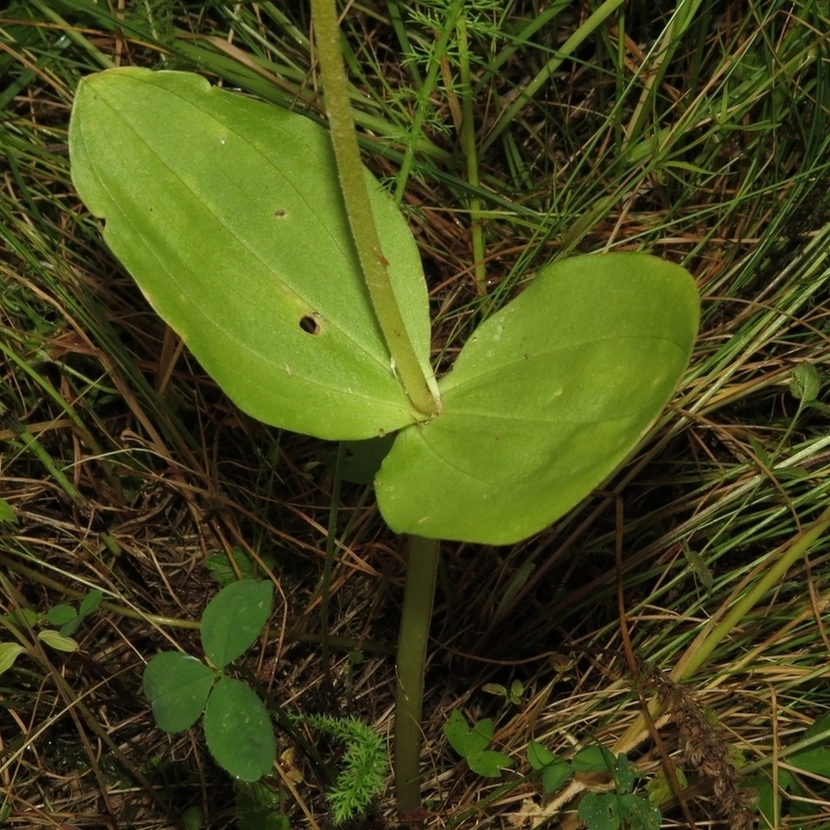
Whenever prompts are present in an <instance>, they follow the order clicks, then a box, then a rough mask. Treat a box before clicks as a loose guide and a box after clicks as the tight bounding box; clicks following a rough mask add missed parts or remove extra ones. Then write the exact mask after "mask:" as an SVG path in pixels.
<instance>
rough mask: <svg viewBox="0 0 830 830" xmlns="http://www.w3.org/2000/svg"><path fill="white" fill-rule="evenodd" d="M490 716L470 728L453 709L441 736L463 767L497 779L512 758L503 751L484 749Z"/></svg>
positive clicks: (488, 738) (490, 734)
mask: <svg viewBox="0 0 830 830" xmlns="http://www.w3.org/2000/svg"><path fill="white" fill-rule="evenodd" d="M493 734H494V728H493V719H492V718H485V719H484V720H480V721H476V723H475V724H474V725H473V726H472V727H470V724H469V722H468V721H467V718H465V717H464V715H462V714H461V712H459V711H458V710H457V709H456V710H455V711H454V712H453V713H452V714H451V715H450V719H449V722H448V723H445V724H444V735H446V737H447V740H448V741H449V742H450V746H451V747H452V748H453V749H454V750H455V751H456V752H457V753H458V754H459V755H460V756H461V757H462V758H463V759H464V760H465V761H466V762H467V766H469V768H470V769H471V770H472V771H473V772H475V773H477V774H478V775H483V776H484V777H485V778H500V777H501V773H502V770H504V769H507V768H508V767H512V766H513V759H512V758H510V756H508V755H505V754H504V753H503V752H496V751H495V750H492V749H487V747H488V746H490V743H491V742H492V740H493Z"/></svg>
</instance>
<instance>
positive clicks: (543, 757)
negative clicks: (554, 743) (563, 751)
mask: <svg viewBox="0 0 830 830" xmlns="http://www.w3.org/2000/svg"><path fill="white" fill-rule="evenodd" d="M527 760H528V763H529V764H530V766H532V767H533V769H537V770H538V769H544V768H545V767H546V766H547V765H548V764H553V763H554V762H556V761H558V760H560V759H559V757H558V756H557V755H556V754H555V753H553V752H551V751H550V750H549V749H548V748H547V747H546V746H545V745H544V744H540V743H539V741H531V742H530V743H529V744H528V745H527Z"/></svg>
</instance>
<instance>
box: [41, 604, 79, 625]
mask: <svg viewBox="0 0 830 830" xmlns="http://www.w3.org/2000/svg"><path fill="white" fill-rule="evenodd" d="M77 616H78V612H77V611H76V610H75V609H74V608H73V607H72V606H71V605H65V604H63V603H61V604H60V605H53V606H52V607H51V608H50V609H49V610H48V611H47V612H46V619H47V620H48V621H49V622H50V623H51V624H52V625H64V624H65V623H68V622H70V621H71V620H74V619H75V617H77Z"/></svg>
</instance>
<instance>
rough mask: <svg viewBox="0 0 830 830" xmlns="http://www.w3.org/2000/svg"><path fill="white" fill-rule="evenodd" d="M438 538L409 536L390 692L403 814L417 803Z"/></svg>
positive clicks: (419, 802)
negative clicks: (394, 675) (392, 692)
mask: <svg viewBox="0 0 830 830" xmlns="http://www.w3.org/2000/svg"><path fill="white" fill-rule="evenodd" d="M440 548H441V542H440V540H438V539H424V538H422V537H421V536H410V537H409V556H408V558H409V561H408V563H407V568H406V587H405V588H404V597H403V611H402V612H401V630H400V635H399V639H398V681H397V690H396V696H395V760H394V768H395V794H396V796H397V799H398V812H399V813H400V814H401V815H403V814H405V813H411V812H414V811H415V810H417V809H418V808H419V807H420V806H421V778H420V758H421V710H422V706H423V700H424V667H425V664H426V653H427V641H428V639H429V624H430V620H431V619H432V602H433V599H434V597H435V579H436V574H437V572H438V557H439V553H440Z"/></svg>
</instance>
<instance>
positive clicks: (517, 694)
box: [481, 680, 525, 706]
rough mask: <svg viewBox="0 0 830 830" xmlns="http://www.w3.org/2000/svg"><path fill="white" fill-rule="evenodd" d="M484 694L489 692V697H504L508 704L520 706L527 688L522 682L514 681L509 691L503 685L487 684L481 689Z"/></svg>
mask: <svg viewBox="0 0 830 830" xmlns="http://www.w3.org/2000/svg"><path fill="white" fill-rule="evenodd" d="M481 691H482V692H487V694H488V695H496V696H497V697H503V698H504V699H505V700H506V701H507V702H508V703H512V704H513V705H514V706H518V705H519V704H520V703H521V702H522V695H523V694H524V693H525V686H524V683H522V681H521V680H514V681H513V682H512V683H511V684H510V688H509V689H508V688H507V687H506V686H502V685H501V683H485V684H484V685H483V686H482V687H481Z"/></svg>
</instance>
